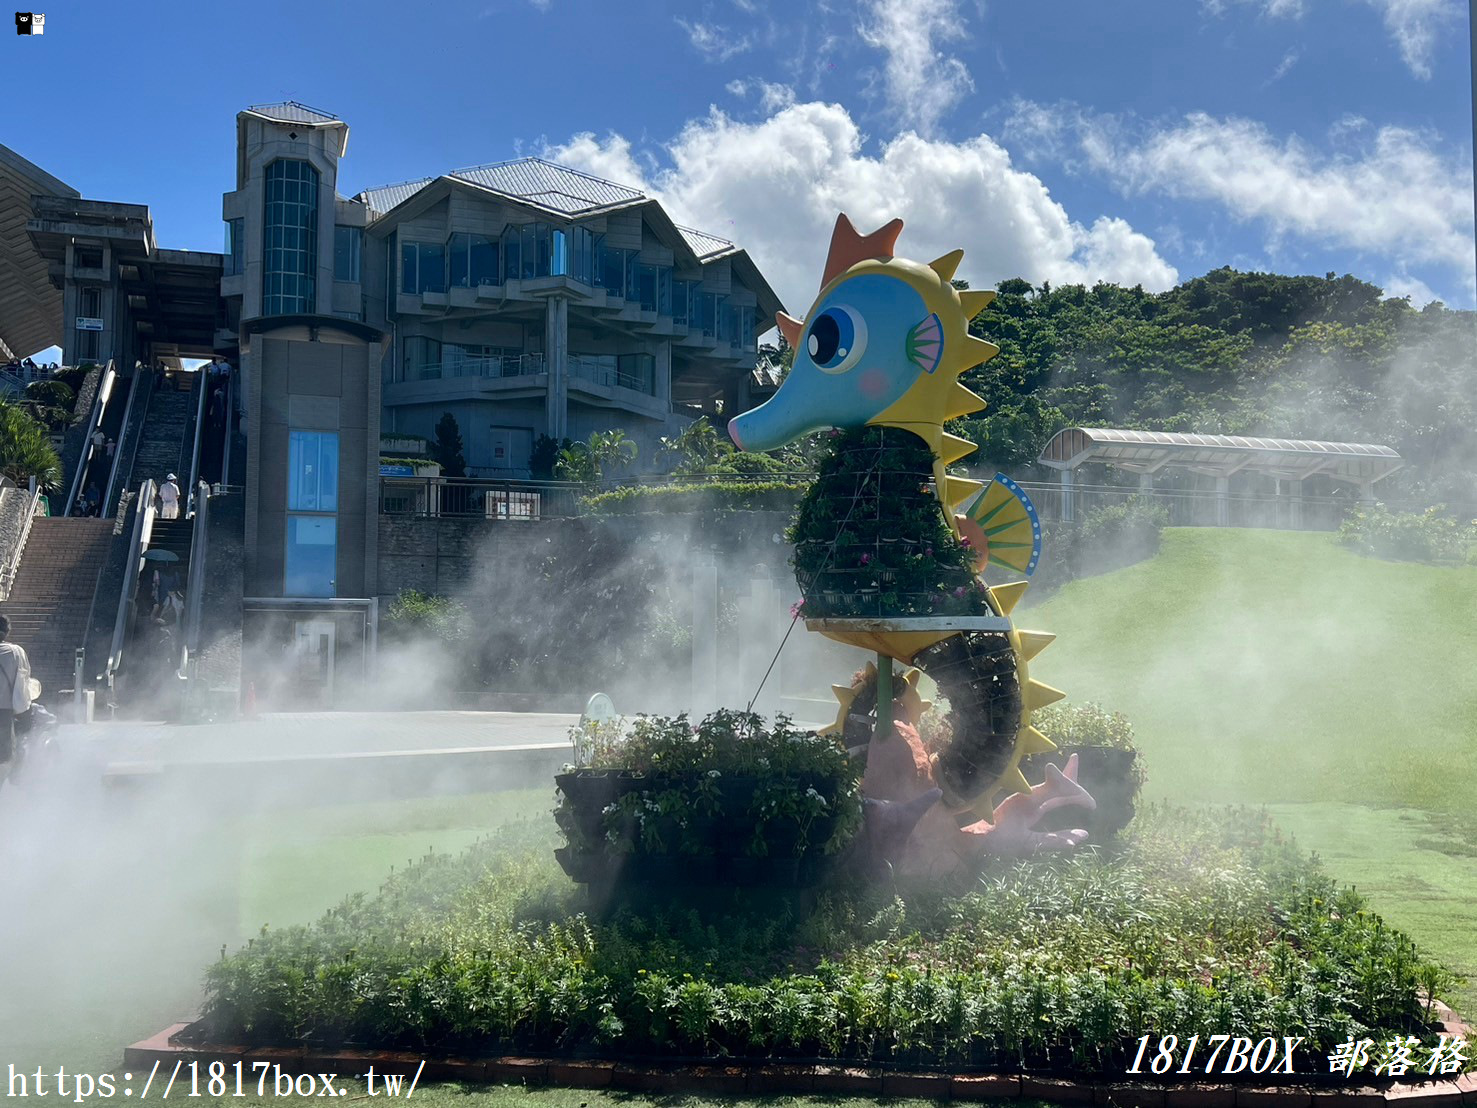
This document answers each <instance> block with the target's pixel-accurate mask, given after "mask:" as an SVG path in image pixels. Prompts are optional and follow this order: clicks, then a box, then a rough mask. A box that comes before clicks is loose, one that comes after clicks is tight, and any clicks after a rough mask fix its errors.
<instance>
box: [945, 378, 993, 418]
mask: <svg viewBox="0 0 1477 1108" xmlns="http://www.w3.org/2000/svg"><path fill="white" fill-rule="evenodd" d="M984 406H985V402H984V400H983V399H981V398H980V397H978V396H976V395H975V394H974V393H972V392H970V391H969V390H968V389H967V388H965V387H964V386H963V385H960V384H957V383H956V384H955V385H954V387H953V388H952V389H950V390H949V399H948V410H947V411H946V412H945V413H944V418H945V419H958V418H959V417H960V416H962V415H969V413H970V412H978V411H980V410H981V409H983V408H984Z"/></svg>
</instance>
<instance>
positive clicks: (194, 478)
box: [185, 366, 210, 517]
mask: <svg viewBox="0 0 1477 1108" xmlns="http://www.w3.org/2000/svg"><path fill="white" fill-rule="evenodd" d="M195 372H196V374H197V375H198V376H199V378H200V382H199V384H200V399H199V400H198V401H197V402H196V404H195V445H194V446H193V447H191V448H190V483H189V485H188V486H186V487H187V488H188V489H189V490H190V498H189V501H188V502H187V503H186V504H185V515H186V516H187V517H188V516H191V515H193V514H194V513H195V491H196V487H197V485H198V483H199V481H200V436H201V435H202V434H204V432H205V394H206V393H207V392H209V391H210V377H209V374H207V373H206V370H205V367H204V366H201V367H200V368H199V369H197V370H196V371H195Z"/></svg>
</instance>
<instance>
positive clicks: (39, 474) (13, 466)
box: [0, 400, 62, 489]
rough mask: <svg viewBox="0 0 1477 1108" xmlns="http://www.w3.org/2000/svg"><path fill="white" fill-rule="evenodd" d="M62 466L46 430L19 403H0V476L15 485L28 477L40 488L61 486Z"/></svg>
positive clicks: (26, 481) (3, 401) (24, 481)
mask: <svg viewBox="0 0 1477 1108" xmlns="http://www.w3.org/2000/svg"><path fill="white" fill-rule="evenodd" d="M61 473H62V465H61V460H60V459H59V458H58V457H57V456H56V448H55V447H53V446H52V445H51V439H50V438H49V437H48V436H47V434H46V428H44V427H42V426H41V424H39V423H37V422H36V420H35V418H34V417H33V416H32V415H31V414H30V413H29V412H27V411H26V410H25V409H24V408H23V407H21V406H20V405H19V404H15V403H13V402H11V401H9V400H0V474H3V475H4V476H6V477H9V478H10V479H11V480H12V481H14V482H15V483H16V484H17V485H26V484H29V483H30V479H31V478H32V477H34V478H36V481H37V483H38V484H40V485H41V486H42V487H43V488H48V489H50V488H55V487H56V486H57V485H59V484H61Z"/></svg>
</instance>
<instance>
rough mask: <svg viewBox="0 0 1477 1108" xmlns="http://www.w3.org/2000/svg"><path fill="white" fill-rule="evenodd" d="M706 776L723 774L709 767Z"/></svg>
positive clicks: (720, 775)
mask: <svg viewBox="0 0 1477 1108" xmlns="http://www.w3.org/2000/svg"><path fill="white" fill-rule="evenodd" d="M708 776H709V777H722V776H723V774H721V773H719V772H718V771H717V770H716V769H710V770H708Z"/></svg>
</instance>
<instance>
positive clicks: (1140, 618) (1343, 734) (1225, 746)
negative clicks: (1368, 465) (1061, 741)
mask: <svg viewBox="0 0 1477 1108" xmlns="http://www.w3.org/2000/svg"><path fill="white" fill-rule="evenodd" d="M1049 553H1050V552H1049V551H1048V555H1049ZM1017 615H1018V616H1019V617H1020V620H1021V622H1022V624H1023V625H1024V626H1027V627H1033V628H1039V629H1042V630H1048V631H1052V632H1054V633H1056V634H1057V635H1058V640H1057V642H1056V643H1055V644H1054V645H1053V646H1052V647H1051V649H1050V650H1048V651H1047V652H1046V653H1045V654H1043V655H1042V656H1041V657H1040V659H1038V661H1037V662H1036V664H1035V665H1034V666H1033V667H1032V673H1033V675H1035V676H1038V677H1040V678H1041V679H1042V680H1044V681H1048V682H1050V683H1051V684H1053V685H1056V686H1058V687H1059V688H1061V689H1063V690H1065V691H1066V692H1067V694H1068V697H1069V701H1085V700H1095V701H1098V702H1099V703H1101V704H1103V705H1104V706H1105V707H1108V708H1111V709H1114V710H1117V711H1121V712H1123V713H1124V714H1125V715H1127V716H1128V717H1129V718H1130V719H1131V720H1132V721H1133V724H1134V727H1135V729H1136V731H1137V733H1138V737H1139V745H1140V748H1141V749H1142V751H1143V753H1144V757H1145V759H1146V760H1147V765H1148V770H1149V783H1148V785H1147V786H1146V793H1147V795H1149V796H1152V797H1158V798H1171V799H1174V800H1175V801H1177V802H1180V803H1211V804H1222V803H1235V804H1256V805H1267V806H1269V807H1271V808H1272V810H1273V811H1274V812H1275V813H1276V815H1277V818H1278V819H1279V821H1280V822H1281V823H1282V824H1283V825H1284V826H1285V827H1286V828H1287V829H1288V830H1289V831H1291V832H1292V833H1293V834H1294V835H1296V836H1297V837H1298V839H1299V840H1300V841H1302V842H1303V843H1304V844H1305V845H1306V846H1308V847H1309V848H1311V849H1313V850H1315V851H1317V852H1318V853H1319V854H1321V855H1322V856H1323V857H1324V859H1325V860H1326V862H1327V863H1328V866H1329V869H1330V870H1331V872H1333V873H1334V874H1335V875H1336V876H1338V877H1340V878H1341V879H1343V880H1344V881H1346V882H1348V883H1350V884H1354V885H1357V886H1359V887H1360V888H1361V889H1363V890H1364V891H1366V892H1368V893H1370V894H1371V895H1372V896H1373V897H1374V898H1375V903H1376V907H1377V908H1378V909H1379V910H1380V911H1381V912H1382V913H1383V914H1384V915H1385V916H1386V917H1387V918H1388V919H1389V920H1390V921H1391V922H1392V923H1395V924H1396V925H1398V926H1400V927H1403V928H1406V929H1407V930H1409V931H1410V932H1411V934H1412V935H1413V936H1414V937H1415V938H1416V940H1417V941H1418V942H1420V943H1421V944H1422V945H1423V946H1425V947H1426V948H1427V949H1428V950H1429V951H1431V953H1433V954H1434V955H1436V956H1438V957H1440V958H1442V959H1443V960H1444V961H1446V962H1447V963H1448V964H1449V965H1451V966H1452V967H1453V968H1455V969H1458V970H1459V971H1461V972H1464V973H1466V974H1467V975H1468V976H1469V977H1470V978H1471V979H1472V980H1471V981H1469V983H1468V985H1467V986H1466V988H1465V990H1464V992H1463V993H1462V994H1461V1003H1460V1004H1459V1007H1461V1008H1463V1009H1464V1011H1465V1013H1466V1014H1467V1015H1469V1016H1471V1015H1473V1014H1477V835H1474V831H1477V568H1474V567H1464V568H1436V567H1432V566H1422V565H1412V564H1407V563H1399V562H1386V561H1379V560H1375V559H1372V558H1366V557H1361V556H1359V555H1356V554H1353V553H1350V552H1348V551H1346V550H1344V549H1343V548H1342V547H1340V546H1338V545H1337V543H1336V542H1335V541H1334V539H1333V536H1331V535H1326V534H1298V533H1287V532H1276V531H1249V530H1217V529H1211V528H1172V529H1170V530H1167V531H1166V532H1165V533H1164V547H1163V550H1162V551H1161V552H1160V554H1159V556H1158V557H1156V558H1154V559H1152V560H1150V561H1147V562H1143V563H1140V564H1139V565H1136V566H1130V567H1129V568H1127V569H1123V570H1119V571H1117V572H1115V573H1110V574H1106V575H1104V576H1101V577H1094V578H1088V579H1085V580H1081V581H1076V582H1073V583H1071V584H1069V585H1067V586H1066V587H1065V588H1063V589H1062V590H1061V591H1060V592H1059V593H1058V594H1057V595H1055V596H1053V597H1052V598H1051V599H1049V600H1048V601H1046V602H1045V603H1042V604H1041V605H1039V606H1036V607H1030V608H1023V609H1020V610H1018V612H1017Z"/></svg>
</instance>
